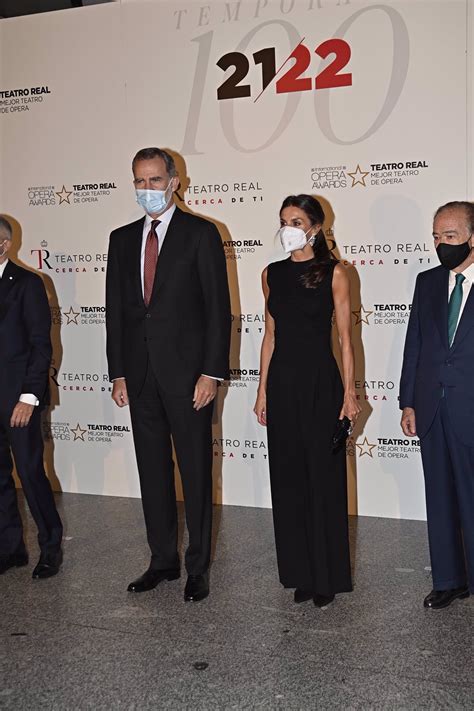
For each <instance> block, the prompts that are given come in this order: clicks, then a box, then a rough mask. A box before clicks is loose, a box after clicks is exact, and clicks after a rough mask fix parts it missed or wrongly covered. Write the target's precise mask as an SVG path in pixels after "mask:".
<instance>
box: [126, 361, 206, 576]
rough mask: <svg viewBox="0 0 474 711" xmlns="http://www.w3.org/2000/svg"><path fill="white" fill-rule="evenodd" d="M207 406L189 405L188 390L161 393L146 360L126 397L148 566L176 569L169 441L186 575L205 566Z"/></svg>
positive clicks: (177, 559)
mask: <svg viewBox="0 0 474 711" xmlns="http://www.w3.org/2000/svg"><path fill="white" fill-rule="evenodd" d="M212 408H213V403H211V404H210V405H207V406H206V407H204V408H202V409H201V410H198V411H196V410H194V409H193V401H192V394H191V395H189V396H186V397H177V396H173V395H171V394H169V393H168V392H165V390H163V388H162V387H161V386H160V384H159V382H158V380H157V378H156V377H155V374H154V372H153V369H152V367H151V365H150V363H148V368H147V374H146V378H145V383H144V385H143V387H142V389H141V392H140V393H139V394H138V395H136V396H130V415H131V420H132V429H133V440H134V444H135V453H136V458H137V465H138V473H139V477H140V487H141V494H142V504H143V512H144V516H145V525H146V530H147V538H148V544H149V546H150V549H151V568H153V569H156V570H162V569H168V568H179V556H178V522H177V511H176V491H175V482H174V463H173V457H172V442H173V444H174V448H175V452H176V458H177V461H178V466H179V470H180V474H181V481H182V485H183V492H184V500H185V510H186V524H187V527H188V533H189V545H188V548H187V550H186V554H185V565H186V570H187V572H188V574H189V575H199V574H201V573H203V572H205V571H206V570H207V568H208V567H209V561H210V553H211V528H212V431H211V420H212Z"/></svg>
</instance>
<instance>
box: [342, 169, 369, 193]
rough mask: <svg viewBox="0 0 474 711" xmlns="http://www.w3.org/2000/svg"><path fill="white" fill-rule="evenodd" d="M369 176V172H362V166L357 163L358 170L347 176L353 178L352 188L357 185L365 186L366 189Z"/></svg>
mask: <svg viewBox="0 0 474 711" xmlns="http://www.w3.org/2000/svg"><path fill="white" fill-rule="evenodd" d="M368 174H369V173H368V172H365V171H364V170H361V167H360V165H359V164H358V163H357V168H356V169H355V170H354V172H353V173H348V174H347V175H349V176H350V177H351V178H352V185H351V188H353V187H354V186H355V185H363V186H364V188H366V187H367V186H366V184H365V179H366V177H367V176H368Z"/></svg>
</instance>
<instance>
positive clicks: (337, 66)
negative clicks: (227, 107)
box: [217, 38, 352, 100]
mask: <svg viewBox="0 0 474 711" xmlns="http://www.w3.org/2000/svg"><path fill="white" fill-rule="evenodd" d="M314 51H315V53H316V54H317V55H318V56H320V57H322V58H323V59H326V57H328V56H329V55H330V54H334V55H335V57H334V59H333V60H332V62H331V63H330V64H329V65H328V66H327V67H326V68H325V69H323V70H322V72H320V73H319V74H318V75H317V76H316V77H315V79H314V88H315V89H333V88H335V87H339V86H351V85H352V73H350V72H349V73H345V74H340V73H339V72H340V71H341V70H342V69H344V67H345V66H347V64H348V62H349V60H350V58H351V48H350V46H349V45H348V43H347V42H346V41H345V40H343V39H337V38H332V39H328V40H326V41H325V42H322V43H321V44H320V45H318V47H316V49H315V50H314ZM252 58H253V61H254V63H255V64H256V65H257V64H260V65H261V67H262V91H264V90H265V89H266V87H267V86H268V85H269V84H270V82H271V81H272V79H273V78H274V77H275V75H276V74H277V69H276V59H275V47H266V48H265V49H261V50H260V51H258V52H254V54H253V55H252ZM290 59H294V60H295V61H294V64H293V65H292V66H291V67H290V68H289V69H288V70H287V71H286V73H285V74H283V75H282V76H281V77H280V78H279V79H278V81H277V82H276V84H275V88H276V93H277V94H288V93H290V92H294V91H310V90H311V89H312V88H313V79H312V78H311V77H302V76H301V75H302V74H303V73H304V72H305V71H306V70H307V69H308V67H309V65H310V63H311V52H310V50H309V49H308V48H307V47H306V45H304V44H303V40H301V42H300V43H299V44H298V45H297V46H296V47H295V49H294V50H293V52H292V53H291V54H290V56H289V57H288V59H287V60H286V61H287V62H288V61H289V60H290ZM285 64H286V62H285ZM217 66H218V67H220V69H222V70H223V71H226V70H227V69H229V67H234V71H233V72H232V74H231V75H230V76H229V77H228V78H227V79H226V80H225V81H224V82H223V83H222V84H221V85H220V86H219V88H218V89H217V98H218V99H219V100H222V99H238V98H241V97H244V96H250V95H251V87H250V84H241V83H240V82H241V81H242V80H243V79H245V77H246V76H247V74H248V72H249V69H250V62H249V60H248V59H247V57H246V56H245V54H242V52H229V53H228V54H224V55H223V56H222V57H221V58H220V59H219V60H218V62H217ZM283 66H284V65H283ZM281 68H282V67H281Z"/></svg>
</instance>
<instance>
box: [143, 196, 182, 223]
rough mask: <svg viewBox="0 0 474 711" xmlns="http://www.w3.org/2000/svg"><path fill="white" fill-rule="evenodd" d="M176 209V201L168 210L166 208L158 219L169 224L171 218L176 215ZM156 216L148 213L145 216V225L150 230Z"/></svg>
mask: <svg viewBox="0 0 474 711" xmlns="http://www.w3.org/2000/svg"><path fill="white" fill-rule="evenodd" d="M175 210H176V205H175V204H174V202H173V203H172V204H171V205H170V206H169V208H168V209H167V210H165V211H164V212H163V213H161V215H160V216H159V217H157V218H156V219H157V220H159V221H160V224H162V225H166V226H168V225H169V223H170V222H171V218H172V217H173V215H174V211H175ZM154 219H155V218H154V217H151V216H150V215H148V214H147V215H146V217H145V225H144V227H145V228H146V229H147V230H148V229H150V225H151V223H152V221H153V220H154Z"/></svg>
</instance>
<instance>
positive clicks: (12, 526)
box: [0, 402, 63, 555]
mask: <svg viewBox="0 0 474 711" xmlns="http://www.w3.org/2000/svg"><path fill="white" fill-rule="evenodd" d="M15 404H16V402H15V403H11V402H9V403H2V405H0V554H4V555H8V554H10V553H14V552H16V551H21V550H22V549H24V542H23V525H22V521H21V516H20V512H19V510H18V503H17V495H16V490H15V482H14V479H13V460H12V453H13V457H14V459H15V464H16V469H17V472H18V476H19V478H20V481H21V485H22V487H23V492H24V494H25V497H26V500H27V502H28V506H29V508H30V511H31V515H32V516H33V519H34V521H35V523H36V526H37V528H38V543H39V547H40V549H41V552H42V553H45V554H48V553H56V552H57V551H59V549H60V547H61V541H62V535H63V527H62V523H61V519H60V518H59V514H58V512H57V509H56V504H55V502H54V495H53V492H52V489H51V484H50V483H49V480H48V478H47V476H46V473H45V470H44V465H43V451H44V444H43V438H42V434H41V411H40V408H39V407H35V409H34V411H33V414H32V416H31V419H30V422H29V424H28V425H27V426H26V427H10V417H11V414H12V411H13V408H14V406H15Z"/></svg>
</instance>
